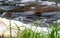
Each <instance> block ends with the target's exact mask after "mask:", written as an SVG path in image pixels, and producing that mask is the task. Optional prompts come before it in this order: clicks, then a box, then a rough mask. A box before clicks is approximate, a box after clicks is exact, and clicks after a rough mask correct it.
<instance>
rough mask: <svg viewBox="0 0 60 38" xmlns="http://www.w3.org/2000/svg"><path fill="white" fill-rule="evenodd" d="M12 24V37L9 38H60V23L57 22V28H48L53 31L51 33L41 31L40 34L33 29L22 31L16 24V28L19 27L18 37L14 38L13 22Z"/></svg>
mask: <svg viewBox="0 0 60 38" xmlns="http://www.w3.org/2000/svg"><path fill="white" fill-rule="evenodd" d="M9 23H10V36H8V38H60V25H59V23H58V22H56V26H55V27H53V26H49V25H48V28H50V29H51V31H49V30H48V31H49V32H44V31H40V32H38V31H37V32H36V30H34V31H33V30H32V29H31V28H26V27H25V29H24V30H23V31H21V29H20V27H19V26H18V25H17V24H16V23H15V25H16V27H17V33H16V36H15V37H13V36H12V31H11V30H12V28H11V21H10V22H9Z"/></svg>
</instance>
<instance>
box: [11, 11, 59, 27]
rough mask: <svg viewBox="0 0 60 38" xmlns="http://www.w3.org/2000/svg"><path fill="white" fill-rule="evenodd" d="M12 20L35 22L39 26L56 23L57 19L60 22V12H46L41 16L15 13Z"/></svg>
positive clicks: (27, 22)
mask: <svg viewBox="0 0 60 38" xmlns="http://www.w3.org/2000/svg"><path fill="white" fill-rule="evenodd" d="M12 20H17V21H21V22H23V23H26V24H32V23H33V24H35V25H39V26H43V27H45V26H47V24H50V25H54V26H55V25H56V20H57V21H58V23H60V12H44V13H42V15H41V16H36V14H35V15H34V14H32V15H20V14H15V15H14V14H13V18H12Z"/></svg>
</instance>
